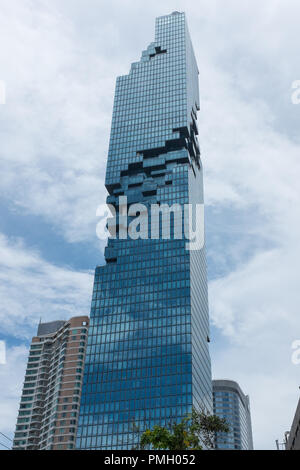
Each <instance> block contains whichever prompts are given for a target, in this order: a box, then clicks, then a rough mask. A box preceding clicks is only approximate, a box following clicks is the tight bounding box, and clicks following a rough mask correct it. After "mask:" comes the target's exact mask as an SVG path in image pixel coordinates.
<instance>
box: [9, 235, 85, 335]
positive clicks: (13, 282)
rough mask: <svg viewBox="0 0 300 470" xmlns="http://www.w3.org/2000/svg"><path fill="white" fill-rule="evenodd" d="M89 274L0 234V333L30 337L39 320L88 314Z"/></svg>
mask: <svg viewBox="0 0 300 470" xmlns="http://www.w3.org/2000/svg"><path fill="white" fill-rule="evenodd" d="M92 278H93V276H92V274H91V273H89V272H77V271H74V270H72V269H70V268H68V267H58V266H55V265H53V264H51V263H49V262H46V261H45V260H43V259H42V258H41V256H40V255H39V254H38V253H37V252H35V251H34V250H30V249H28V248H26V247H25V246H24V244H23V242H22V241H21V240H10V239H8V238H7V237H5V236H3V235H1V236H0V297H1V299H2V301H1V312H0V322H1V333H2V334H4V335H12V336H15V337H18V338H30V336H32V335H33V334H34V333H35V331H36V326H37V324H38V322H39V319H40V318H42V321H51V320H56V319H63V320H64V319H66V320H67V319H68V318H70V317H71V316H77V315H89V309H90V302H91V293H92Z"/></svg>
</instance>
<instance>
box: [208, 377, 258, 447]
mask: <svg viewBox="0 0 300 470" xmlns="http://www.w3.org/2000/svg"><path fill="white" fill-rule="evenodd" d="M213 399H214V414H215V415H217V416H219V417H220V418H225V419H226V421H227V424H228V426H229V429H230V431H229V433H217V438H216V448H217V449H222V450H252V449H253V439H252V425H251V414H250V403H249V397H248V395H244V393H243V392H242V390H241V388H240V386H239V384H238V383H237V382H234V381H232V380H213Z"/></svg>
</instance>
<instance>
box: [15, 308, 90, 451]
mask: <svg viewBox="0 0 300 470" xmlns="http://www.w3.org/2000/svg"><path fill="white" fill-rule="evenodd" d="M88 325H89V318H88V317H74V318H71V319H70V320H69V321H54V322H50V323H40V324H39V327H38V331H37V336H34V337H33V338H32V342H31V346H30V352H29V358H28V364H27V369H26V373H25V380H24V386H23V392H22V397H21V403H20V408H19V415H18V419H17V426H16V432H15V437H14V442H13V449H19V450H67V449H74V447H75V437H76V431H77V423H78V412H79V401H80V394H81V387H82V377H83V364H84V356H85V349H86V343H87V336H88Z"/></svg>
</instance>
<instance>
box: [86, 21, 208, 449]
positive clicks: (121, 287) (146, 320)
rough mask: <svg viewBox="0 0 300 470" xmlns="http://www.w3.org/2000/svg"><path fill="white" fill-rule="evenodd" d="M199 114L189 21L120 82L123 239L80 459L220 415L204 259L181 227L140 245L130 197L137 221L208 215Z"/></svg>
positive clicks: (117, 192) (95, 338)
mask: <svg viewBox="0 0 300 470" xmlns="http://www.w3.org/2000/svg"><path fill="white" fill-rule="evenodd" d="M198 110H199V90H198V68H197V64H196V60H195V56H194V52H193V47H192V43H191V40H190V36H189V32H188V27H187V22H186V18H185V14H184V13H179V12H174V13H172V14H170V15H167V16H162V17H159V18H157V19H156V31H155V41H154V42H152V43H151V44H150V45H149V47H148V48H147V49H146V50H144V51H143V53H142V57H141V60H140V61H139V62H135V63H133V64H132V65H131V70H130V72H129V74H128V75H125V76H121V77H118V78H117V83H116V89H115V100H114V108H113V118H112V126H111V137H110V145H109V153H108V161H107V170H106V188H107V190H108V192H109V196H108V198H107V202H108V203H109V204H110V205H111V206H112V207H113V208H114V210H115V211H116V217H115V219H114V220H115V222H116V221H117V223H116V224H115V225H116V231H117V234H116V237H113V236H112V237H111V238H110V239H109V241H108V245H107V247H106V249H105V259H106V264H105V265H104V266H99V267H97V268H96V271H95V280H94V291H93V300H92V307H91V323H90V330H89V340H88V347H87V355H86V362H85V372H84V385H83V392H82V399H81V406H80V419H79V426H78V433H77V448H82V449H131V448H132V447H134V446H135V445H136V444H137V440H138V435H137V434H138V433H136V432H134V428H138V429H139V430H140V431H142V430H143V429H145V428H151V427H152V426H153V425H155V424H160V425H167V424H168V423H170V422H171V421H173V422H175V421H178V420H181V419H182V417H184V416H186V414H187V413H188V412H190V411H191V409H192V406H195V407H200V406H202V407H205V408H207V409H208V410H209V411H212V384H211V367H210V356H209V348H208V342H209V319H208V301H207V278H206V261H205V248H204V246H203V245H201V246H200V245H199V247H198V249H188V248H187V240H186V239H184V238H181V239H180V237H179V236H178V234H175V229H176V228H180V226H181V228H182V224H181V222H179V223H178V221H176V223H175V222H174V226H173V228H172V227H171V230H170V236H168V235H166V234H164V233H163V232H162V230H161V228H159V229H158V234H156V235H155V236H153V233H152V232H151V236H150V234H147V232H148V228H149V227H150V225H151V223H150V219H151V217H150V219H149V220H148V222H149V223H147V225H146V226H145V225H144V226H143V228H141V230H140V236H139V237H135V238H134V237H132V236H130V235H128V233H125V235H124V227H126V224H127V223H128V221H132V215H134V214H132V213H131V212H128V213H127V209H125V210H126V212H125V213H124V207H125V206H126V204H125V203H124V199H125V198H127V208H128V211H130V210H131V209H132V208H133V205H134V204H138V203H139V204H142V205H143V207H142V208H140V209H139V211H140V212H145V208H146V211H151V210H152V209H151V208H152V207H153V206H154V205H156V206H159V207H162V206H163V205H166V206H168V207H170V206H172V205H173V204H178V205H179V207H180V208H182V207H183V206H184V205H185V204H192V205H193V209H194V210H195V208H196V205H197V204H198V205H199V207H200V208H201V207H202V208H203V181H202V180H203V168H202V163H201V160H200V151H199V145H198V141H197V134H198V129H197V111H198ZM121 198H122V199H121ZM177 208H178V206H177ZM135 211H136V207H135ZM127 215H129V217H128V218H127ZM151 216H152V212H151ZM174 218H175V216H174ZM151 221H153V217H152V219H151ZM176 224H177V225H176ZM109 225H111V224H109ZM175 226H176V227H175ZM112 227H113V224H112ZM201 230H203V226H202V227H201ZM201 230H200V231H201ZM112 231H113V230H112ZM198 235H199V236H200V234H198ZM186 238H188V237H186Z"/></svg>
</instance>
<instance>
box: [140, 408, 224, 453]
mask: <svg viewBox="0 0 300 470" xmlns="http://www.w3.org/2000/svg"><path fill="white" fill-rule="evenodd" d="M217 432H222V433H227V432H229V427H228V425H227V423H226V420H225V419H222V418H219V417H218V416H215V415H211V414H209V413H208V412H206V411H205V410H204V409H201V410H200V411H197V410H196V409H195V408H194V409H193V410H192V413H191V414H190V415H188V416H187V417H186V418H183V419H182V421H180V422H179V423H173V424H170V425H169V427H162V426H154V427H153V429H152V430H150V429H147V430H146V431H145V432H144V433H143V434H142V435H141V439H140V445H139V448H140V449H145V448H146V447H149V446H151V447H152V448H153V449H168V450H202V449H203V448H206V449H214V447H215V435H216V433H217Z"/></svg>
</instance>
